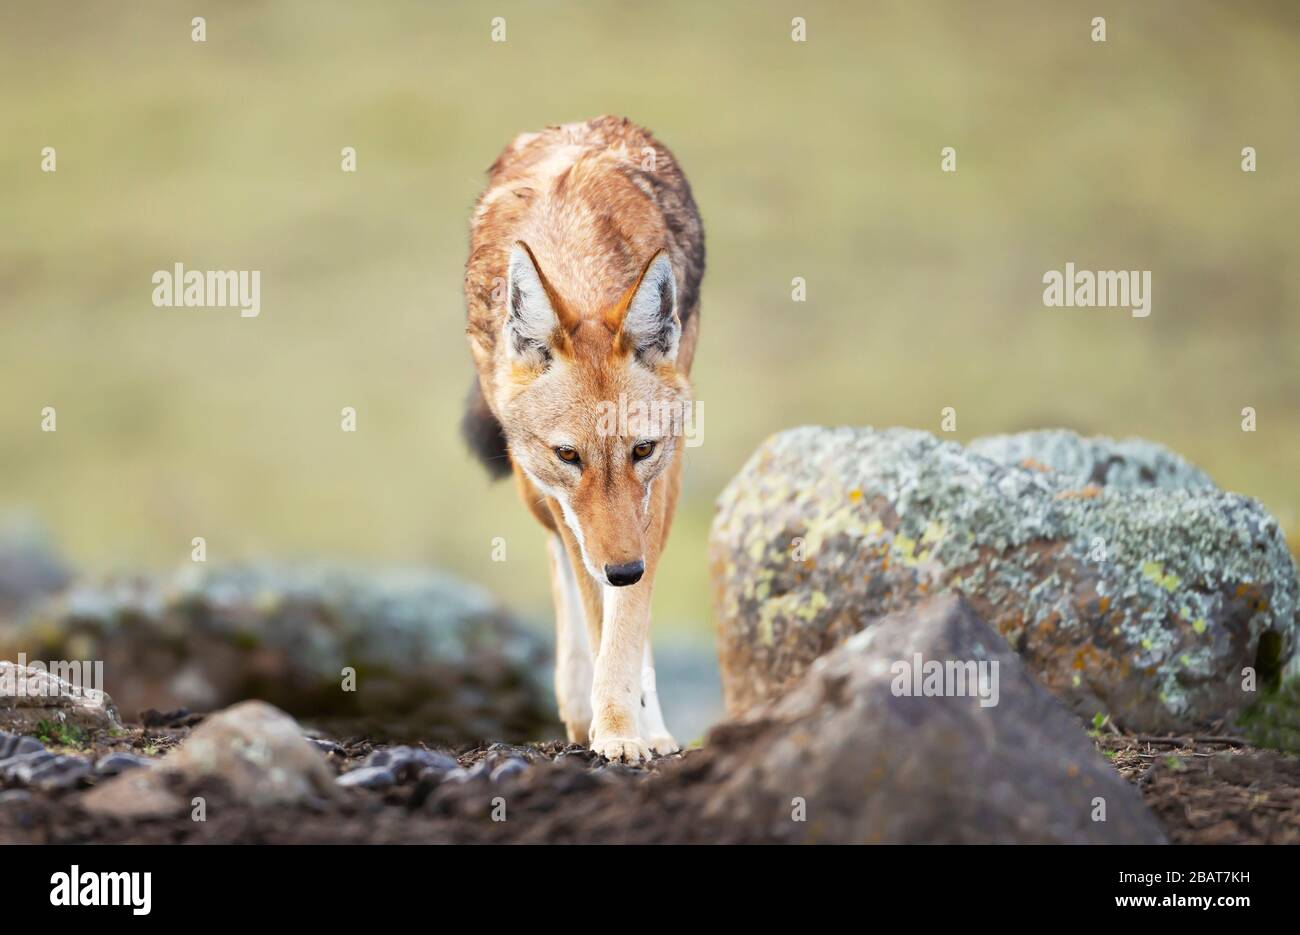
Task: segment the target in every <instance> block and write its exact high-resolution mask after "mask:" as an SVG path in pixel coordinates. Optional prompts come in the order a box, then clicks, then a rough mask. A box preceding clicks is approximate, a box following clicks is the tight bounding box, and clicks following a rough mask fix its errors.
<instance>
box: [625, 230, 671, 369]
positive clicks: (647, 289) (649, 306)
mask: <svg viewBox="0 0 1300 935" xmlns="http://www.w3.org/2000/svg"><path fill="white" fill-rule="evenodd" d="M623 334H624V335H625V336H626V337H627V338H628V339H629V340H630V341H631V343H632V346H633V348H635V350H636V353H637V356H638V357H640V358H641V359H642V360H643V361H645V362H646V363H647V364H649V365H650V366H654V365H655V364H658V363H660V362H662V361H665V360H667V361H673V360H676V359H677V343H678V341H679V340H680V339H681V335H682V325H681V321H680V320H679V319H678V317H677V280H676V278H675V277H674V276H673V264H672V262H671V261H670V260H669V259H668V254H667V253H666V252H665V251H663V250H661V251H659V253H658V254H656V255H655V258H654V259H653V260H651V261H650V265H649V266H648V267H647V268H646V271H645V275H644V276H642V277H641V284H640V285H639V286H637V290H636V295H634V296H632V301H631V302H630V303H628V307H627V314H626V315H625V316H624V317H623Z"/></svg>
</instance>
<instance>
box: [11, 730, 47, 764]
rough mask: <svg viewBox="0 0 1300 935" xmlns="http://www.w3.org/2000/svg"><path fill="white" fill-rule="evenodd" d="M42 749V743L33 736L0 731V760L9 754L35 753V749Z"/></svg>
mask: <svg viewBox="0 0 1300 935" xmlns="http://www.w3.org/2000/svg"><path fill="white" fill-rule="evenodd" d="M44 749H45V747H44V745H43V744H42V743H41V742H40V741H39V740H37V739H36V738H35V737H24V736H22V735H21V734H7V733H5V732H4V731H0V760H7V759H9V757H11V756H19V755H21V754H24V753H35V752H36V751H37V750H44Z"/></svg>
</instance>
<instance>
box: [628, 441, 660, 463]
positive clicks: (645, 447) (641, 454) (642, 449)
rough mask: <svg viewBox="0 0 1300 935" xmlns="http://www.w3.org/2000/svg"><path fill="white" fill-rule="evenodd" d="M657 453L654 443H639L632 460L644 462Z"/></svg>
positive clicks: (633, 450) (633, 451)
mask: <svg viewBox="0 0 1300 935" xmlns="http://www.w3.org/2000/svg"><path fill="white" fill-rule="evenodd" d="M654 452H655V443H654V442H637V443H636V445H635V446H634V447H633V448H632V460H633V461H644V460H645V459H646V458H648V457H650V456H651V455H652V454H654Z"/></svg>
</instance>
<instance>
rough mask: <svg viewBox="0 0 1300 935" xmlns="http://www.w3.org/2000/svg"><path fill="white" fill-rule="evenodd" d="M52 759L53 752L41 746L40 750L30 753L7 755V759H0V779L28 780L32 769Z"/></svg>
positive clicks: (24, 781) (11, 780)
mask: <svg viewBox="0 0 1300 935" xmlns="http://www.w3.org/2000/svg"><path fill="white" fill-rule="evenodd" d="M53 759H54V754H53V753H51V752H50V751H48V750H46V749H45V748H44V747H42V748H41V749H40V750H33V751H32V752H31V753H20V754H19V755H17V756H11V757H9V758H8V759H7V760H0V780H3V781H5V782H22V783H26V782H28V781H29V778H30V776H31V771H32V770H33V769H35V768H36V767H38V766H40V765H41V764H42V763H48V762H50V761H51V760H53Z"/></svg>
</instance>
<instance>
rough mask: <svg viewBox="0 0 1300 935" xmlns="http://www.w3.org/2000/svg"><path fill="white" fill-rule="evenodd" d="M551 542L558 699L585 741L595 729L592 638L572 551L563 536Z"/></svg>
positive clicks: (568, 728)
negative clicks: (593, 724) (592, 706)
mask: <svg viewBox="0 0 1300 935" xmlns="http://www.w3.org/2000/svg"><path fill="white" fill-rule="evenodd" d="M548 546H549V548H550V553H551V594H552V596H553V597H554V599H555V701H556V704H557V705H558V707H559V709H560V720H561V721H563V722H564V730H565V733H566V734H567V735H568V737H569V742H570V743H580V744H584V745H585V744H586V743H587V741H588V739H589V733H590V730H591V642H590V640H589V639H588V634H587V623H586V620H585V619H584V617H583V606H582V595H581V593H580V592H579V590H578V580H577V576H576V575H575V573H574V570H573V564H572V562H571V561H570V560H569V553H568V552H567V550H566V549H565V546H564V542H563V541H562V540H561V539H560V537H559V536H553V537H552V538H551V540H550V542H549V543H548ZM581 574H584V575H585V574H586V571H585V570H584V571H582V572H581Z"/></svg>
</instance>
